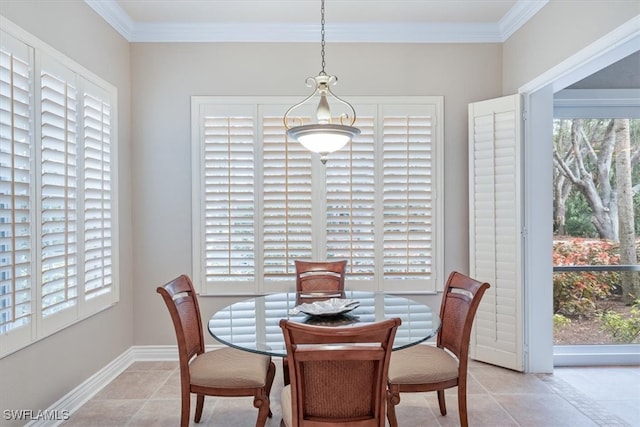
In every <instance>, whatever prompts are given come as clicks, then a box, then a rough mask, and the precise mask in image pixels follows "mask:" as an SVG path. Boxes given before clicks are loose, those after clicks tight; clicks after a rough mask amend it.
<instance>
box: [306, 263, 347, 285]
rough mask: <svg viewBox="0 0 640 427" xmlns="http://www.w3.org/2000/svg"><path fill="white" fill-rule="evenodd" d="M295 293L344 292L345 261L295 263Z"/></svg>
mask: <svg viewBox="0 0 640 427" xmlns="http://www.w3.org/2000/svg"><path fill="white" fill-rule="evenodd" d="M295 264H296V291H298V292H312V291H339V292H342V291H344V277H345V273H346V270H347V261H346V260H342V261H318V262H313V261H298V260H296V261H295Z"/></svg>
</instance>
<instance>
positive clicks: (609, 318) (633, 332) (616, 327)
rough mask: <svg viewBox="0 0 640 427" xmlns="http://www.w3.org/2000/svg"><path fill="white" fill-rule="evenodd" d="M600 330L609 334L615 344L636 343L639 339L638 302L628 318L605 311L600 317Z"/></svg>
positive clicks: (639, 316)
mask: <svg viewBox="0 0 640 427" xmlns="http://www.w3.org/2000/svg"><path fill="white" fill-rule="evenodd" d="M601 322H602V329H603V330H604V331H606V332H607V333H609V334H610V335H611V336H612V337H613V340H614V341H615V342H617V343H621V344H625V343H633V342H638V338H639V337H640V300H636V303H635V304H634V305H633V307H632V308H631V310H630V316H629V317H624V316H623V315H621V314H620V313H616V312H615V311H610V310H607V311H605V312H604V313H602V315H601Z"/></svg>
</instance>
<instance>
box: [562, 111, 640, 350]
mask: <svg viewBox="0 0 640 427" xmlns="http://www.w3.org/2000/svg"><path fill="white" fill-rule="evenodd" d="M553 185H554V218H553V220H554V235H555V239H554V251H553V257H554V259H553V264H554V266H572V265H573V266H575V265H586V266H594V265H603V266H606V265H635V264H637V263H638V235H640V220H636V218H640V215H639V214H640V120H635V119H634V120H629V119H573V120H556V121H555V122H554V179H553ZM553 297H554V319H553V321H554V330H555V331H556V332H557V331H560V330H566V329H567V328H572V327H576V326H577V325H578V324H579V323H580V322H583V321H589V322H598V323H599V325H600V330H601V331H602V332H605V333H606V334H607V336H609V337H610V339H611V340H612V341H613V342H619V343H631V342H638V340H639V339H640V304H639V301H640V300H639V298H640V274H639V273H638V272H617V271H603V272H599V271H576V272H557V273H554V283H553ZM614 303H615V304H614ZM630 306H632V307H631V308H630V309H629V307H630ZM621 307H623V309H622V310H621ZM624 307H626V308H624Z"/></svg>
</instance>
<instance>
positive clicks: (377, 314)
mask: <svg viewBox="0 0 640 427" xmlns="http://www.w3.org/2000/svg"><path fill="white" fill-rule="evenodd" d="M328 297H330V295H329V296H324V295H323V296H321V297H320V298H318V294H316V293H314V294H309V293H296V292H289V293H278V294H270V295H263V296H257V297H252V298H249V299H246V300H243V301H239V302H236V303H233V304H231V305H229V306H227V307H225V308H223V309H221V310H220V311H218V312H216V313H215V314H214V315H213V316H212V317H211V319H210V320H209V328H208V329H209V332H210V333H211V335H212V336H213V338H215V339H216V340H217V341H219V342H221V343H223V344H226V345H228V346H230V347H234V348H237V349H240V350H245V351H250V352H254V353H261V354H267V355H270V356H276V357H285V356H286V355H287V350H286V348H285V344H284V336H283V335H282V330H281V329H280V325H279V323H280V320H281V319H289V320H291V321H295V322H300V323H306V324H313V325H319V326H332V327H344V328H350V327H354V326H358V325H364V324H367V323H373V322H377V321H380V320H384V319H389V318H394V317H398V318H400V319H401V320H402V324H401V325H400V327H399V328H398V330H397V331H396V337H395V339H394V342H393V350H398V349H401V348H405V347H409V346H412V345H415V344H418V343H420V342H423V341H426V340H428V339H429V338H432V337H434V336H435V335H436V334H437V333H438V330H439V329H440V318H439V316H438V314H437V313H435V312H434V311H433V310H432V309H431V307H429V306H428V305H425V304H422V303H420V302H417V301H415V300H412V299H409V298H405V297H403V296H398V295H391V294H386V293H382V292H365V291H344V292H343V293H342V295H339V298H340V299H349V300H352V302H353V305H352V306H350V307H355V308H354V309H353V310H351V311H349V312H348V313H344V314H340V315H336V316H313V315H307V314H305V313H303V312H298V311H297V310H296V308H297V307H298V308H299V307H300V304H302V303H308V304H309V303H312V302H313V301H316V300H317V299H319V300H322V299H326V298H328Z"/></svg>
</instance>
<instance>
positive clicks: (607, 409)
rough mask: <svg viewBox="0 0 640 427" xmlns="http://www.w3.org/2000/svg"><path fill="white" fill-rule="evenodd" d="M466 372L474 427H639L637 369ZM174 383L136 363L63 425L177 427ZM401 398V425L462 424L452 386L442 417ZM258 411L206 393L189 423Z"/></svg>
mask: <svg viewBox="0 0 640 427" xmlns="http://www.w3.org/2000/svg"><path fill="white" fill-rule="evenodd" d="M276 362H279V361H276ZM276 366H277V372H276V380H275V382H274V385H273V389H272V391H271V408H272V411H273V418H272V419H269V421H268V422H267V426H268V427H278V426H279V425H280V414H281V412H280V390H281V388H282V369H281V366H280V364H279V363H276ZM469 373H470V377H469V384H468V407H469V423H470V425H471V426H472V427H475V426H477V427H480V426H487V427H489V426H490V427H503V426H505V427H506V426H523V427H525V426H526V427H529V426H530V427H562V426H567V427H569V426H571V427H573V426H581V427H588V426H631V427H635V426H640V421H639V420H640V367H607V368H558V369H556V370H555V372H554V374H553V375H541V374H537V375H533V374H530V375H525V374H521V373H517V372H513V371H509V370H506V369H502V368H497V367H495V366H491V365H486V364H482V363H477V362H471V364H470V368H469ZM179 380H180V376H179V372H178V366H177V363H176V362H137V363H134V364H133V365H131V366H130V367H129V368H128V369H127V370H126V371H125V372H123V373H122V374H121V375H120V376H119V377H118V378H116V379H115V380H114V381H113V382H111V383H110V384H108V385H107V386H106V387H105V388H104V389H103V390H101V391H100V392H99V393H97V394H96V395H95V396H94V397H93V398H92V399H91V400H90V401H89V402H87V403H86V404H85V405H84V406H83V407H82V408H80V409H79V410H78V411H77V412H75V413H73V414H72V415H71V418H70V419H69V421H67V422H66V423H64V424H63V425H64V426H82V427H87V426H114V427H115V426H117V427H121V426H135V427H137V426H153V427H156V426H171V427H175V426H177V425H179V419H180V399H179ZM401 399H402V401H401V402H400V405H398V407H397V415H398V422H399V424H400V426H410V427H421V426H442V427H445V426H457V425H459V419H458V414H457V398H456V389H451V390H448V391H447V408H448V414H447V415H446V416H441V415H440V412H439V409H438V401H437V398H436V395H435V393H416V394H402V395H401ZM192 401H193V399H192ZM194 404H195V403H194ZM256 415H257V410H256V409H255V408H254V407H253V405H252V399H251V398H224V399H223V398H214V397H207V398H205V407H204V414H203V420H202V422H200V423H199V424H195V423H194V422H193V405H192V412H191V425H193V426H207V427H218V426H219V427H251V426H254V425H255V419H256Z"/></svg>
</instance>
